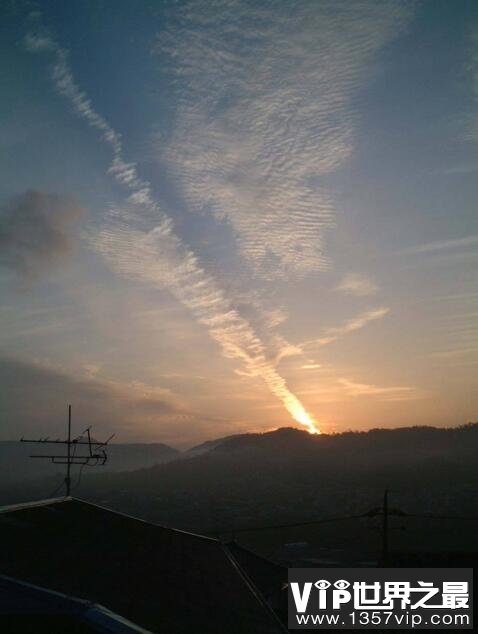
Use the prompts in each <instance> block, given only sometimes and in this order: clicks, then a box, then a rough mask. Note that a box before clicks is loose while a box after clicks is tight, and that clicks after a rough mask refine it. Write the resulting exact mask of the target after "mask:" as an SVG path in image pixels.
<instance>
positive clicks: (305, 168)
mask: <svg viewBox="0 0 478 634" xmlns="http://www.w3.org/2000/svg"><path fill="white" fill-rule="evenodd" d="M408 17H409V7H408V8H407V7H405V5H404V4H403V3H396V2H382V3H369V2H361V1H360V2H353V3H351V2H340V1H339V2H337V1H334V2H328V1H323V2H320V3H319V2H300V3H293V4H291V3H284V2H281V1H275V0H272V1H264V2H261V3H257V2H254V3H253V2H248V1H247V0H228V1H225V2H220V3H212V2H209V1H199V2H197V1H194V2H184V3H181V5H180V6H179V7H175V11H174V16H173V20H171V24H170V25H169V27H168V26H167V25H166V28H164V29H163V30H162V32H161V34H160V36H159V39H158V43H157V46H156V53H157V55H158V57H159V59H160V62H161V69H162V70H163V71H164V69H165V68H166V69H167V71H168V72H169V73H170V75H171V77H172V82H171V90H172V91H173V94H174V91H177V92H176V97H177V108H176V127H175V130H174V132H173V134H172V136H171V138H170V139H169V142H168V143H165V140H164V139H163V138H161V139H160V141H159V143H158V153H159V155H160V157H161V160H162V161H163V162H164V161H165V162H166V164H167V165H168V166H169V168H170V170H171V172H172V173H173V175H175V177H176V179H177V182H178V183H179V186H180V189H181V192H182V194H183V195H184V197H185V200H186V202H187V204H188V206H189V208H190V209H191V210H192V211H197V212H205V213H211V214H213V215H214V216H215V217H216V218H218V219H221V220H223V219H227V221H228V222H229V224H230V226H231V228H232V230H233V232H234V235H235V237H236V238H237V241H238V244H239V248H240V251H241V253H242V256H243V258H244V260H245V261H247V263H248V264H250V265H251V266H252V270H253V272H254V273H255V274H256V275H257V276H260V277H262V278H265V279H267V280H272V279H277V278H286V279H287V278H290V277H296V278H297V277H298V278H300V277H304V276H306V275H308V274H310V273H313V272H317V271H322V270H324V269H325V268H326V267H327V266H328V259H327V257H326V254H325V251H324V236H325V233H326V229H328V228H330V227H331V226H333V224H334V216H335V211H336V210H335V202H334V198H333V195H332V194H331V192H330V191H329V190H328V189H327V187H326V186H325V185H324V184H323V177H324V176H325V175H327V174H329V173H331V172H333V171H335V170H337V169H338V168H340V167H341V166H342V165H343V164H344V162H345V161H346V160H347V159H348V158H349V157H350V156H351V154H352V152H353V139H354V133H355V127H356V121H357V118H358V115H357V110H356V107H355V105H354V98H355V96H356V94H357V91H358V90H359V89H363V87H364V84H365V83H366V82H367V81H368V79H369V78H370V76H371V63H372V62H375V58H374V56H375V54H376V53H377V52H378V51H379V50H380V48H381V47H383V46H384V45H385V44H386V43H387V42H389V41H390V40H391V39H392V38H393V37H395V36H396V35H397V34H398V33H399V32H400V30H401V28H402V27H403V25H404V24H405V23H406V21H407V19H408Z"/></svg>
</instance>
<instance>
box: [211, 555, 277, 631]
mask: <svg viewBox="0 0 478 634" xmlns="http://www.w3.org/2000/svg"><path fill="white" fill-rule="evenodd" d="M221 548H222V550H223V551H224V554H225V555H226V557H227V558H228V559H229V561H230V562H231V564H232V565H233V566H234V568H235V570H236V572H237V573H238V574H239V576H240V577H241V578H242V580H243V581H244V583H245V584H246V586H247V588H248V590H249V591H250V592H251V594H252V595H253V596H254V598H255V599H256V601H257V602H258V603H259V604H260V606H261V607H262V608H263V609H264V610H265V611H266V612H267V613H268V614H269V616H271V618H272V619H273V621H274V622H275V624H276V625H277V627H278V628H279V630H280V631H281V632H283V633H284V634H286V633H288V632H289V630H288V629H287V628H286V626H285V625H284V623H282V621H281V620H280V618H279V617H278V616H277V614H276V613H275V612H274V610H273V609H272V608H271V606H270V605H269V604H268V603H267V601H266V599H265V597H264V596H263V594H262V592H261V591H260V590H259V588H257V586H256V585H255V583H254V582H253V581H252V579H251V578H250V577H249V575H248V574H247V572H246V571H245V570H244V568H243V567H242V566H241V564H240V563H239V562H238V561H237V559H236V558H235V557H234V555H233V554H232V553H231V551H230V550H229V548H228V547H227V544H221Z"/></svg>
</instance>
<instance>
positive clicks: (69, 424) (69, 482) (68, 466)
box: [65, 405, 71, 497]
mask: <svg viewBox="0 0 478 634" xmlns="http://www.w3.org/2000/svg"><path fill="white" fill-rule="evenodd" d="M67 447H68V458H67V461H66V478H65V484H66V496H67V497H70V488H71V477H70V470H71V405H68V445H67Z"/></svg>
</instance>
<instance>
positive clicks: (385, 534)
mask: <svg viewBox="0 0 478 634" xmlns="http://www.w3.org/2000/svg"><path fill="white" fill-rule="evenodd" d="M382 510H383V525H382V531H383V534H382V539H383V542H382V565H383V566H386V565H387V561H388V489H385V491H384V493H383V509H382Z"/></svg>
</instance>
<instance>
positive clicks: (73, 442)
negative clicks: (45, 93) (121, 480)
mask: <svg viewBox="0 0 478 634" xmlns="http://www.w3.org/2000/svg"><path fill="white" fill-rule="evenodd" d="M90 430H91V428H90V427H88V428H87V429H85V431H84V432H83V433H82V434H80V435H79V436H77V437H76V438H73V439H72V438H71V405H68V438H67V440H60V439H57V440H50V438H49V437H48V436H47V437H46V438H39V439H38V440H32V439H28V438H21V439H20V442H30V443H36V444H49V445H66V456H65V455H64V454H46V455H43V454H42V455H39V454H33V455H30V456H29V457H30V458H43V459H45V458H46V459H48V460H51V462H52V464H66V477H65V480H64V482H65V487H66V495H67V497H69V496H70V493H71V465H81V468H83V467H96V466H103V465H105V464H106V462H107V460H108V456H107V454H106V446H107V444H108V443H109V441H110V440H111V439H112V438H113V436H114V434H112V435H111V436H110V437H109V438H108V439H107V440H105V441H104V442H98V441H96V440H94V439H92V438H91V434H90ZM85 434H86V436H85ZM77 445H87V446H88V451H85V453H84V455H79V456H77V455H76V447H77ZM72 447H73V453H72Z"/></svg>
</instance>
